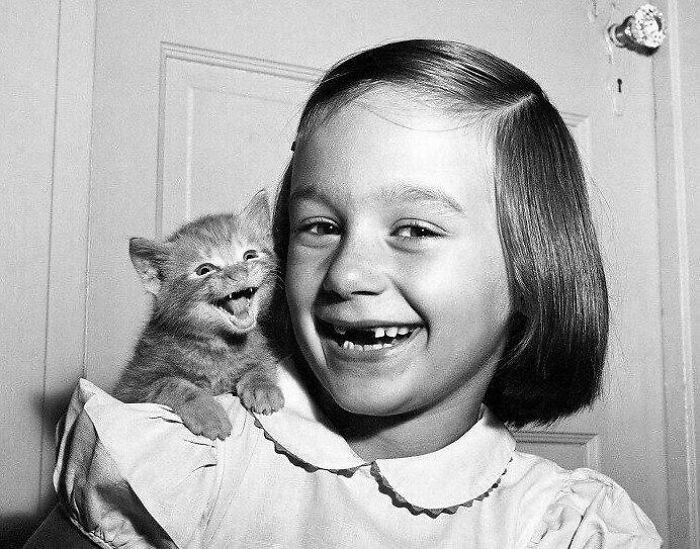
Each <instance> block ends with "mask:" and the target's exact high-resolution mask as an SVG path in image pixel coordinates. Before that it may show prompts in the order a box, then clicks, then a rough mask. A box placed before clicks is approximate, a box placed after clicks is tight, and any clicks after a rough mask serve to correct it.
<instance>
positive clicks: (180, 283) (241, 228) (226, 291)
mask: <svg viewBox="0 0 700 549" xmlns="http://www.w3.org/2000/svg"><path fill="white" fill-rule="evenodd" d="M254 206H255V205H254V204H253V203H251V205H250V206H249V207H248V208H246V210H244V212H243V213H241V214H239V215H238V216H233V215H215V216H208V217H204V218H200V219H198V220H195V221H193V222H191V223H188V224H187V225H185V226H183V227H182V228H180V229H179V230H178V231H177V232H176V233H175V234H174V235H173V236H172V237H170V239H168V241H166V242H165V243H152V242H151V244H157V245H158V246H160V253H159V254H156V255H158V256H159V257H157V258H156V259H154V258H153V257H150V258H149V259H148V260H147V261H146V264H147V265H149V266H150V267H151V268H152V269H156V270H157V278H158V284H157V288H156V291H153V290H151V289H149V291H152V293H154V294H155V296H156V303H155V314H156V315H157V317H158V319H159V320H160V321H161V322H163V323H167V324H169V325H171V326H173V327H176V328H178V329H180V330H183V329H184V330H186V331H187V332H188V333H196V334H201V335H203V336H206V335H207V334H212V333H219V334H222V333H223V334H227V333H228V334H244V333H246V332H249V331H250V330H252V329H253V328H255V326H256V325H257V321H258V317H259V315H260V313H261V312H264V311H265V310H266V309H267V306H268V305H269V302H270V299H271V296H272V290H273V286H274V281H275V279H276V271H275V267H276V261H275V257H274V254H273V251H272V242H271V239H270V236H269V213H267V209H266V207H265V208H257V207H254ZM263 210H264V211H263ZM137 240H139V242H140V244H144V242H149V241H144V239H137ZM134 248H135V246H134V241H133V240H132V261H134V265H135V266H136V268H137V270H139V272H140V273H141V275H142V277H144V274H143V270H142V268H140V267H139V264H138V258H139V257H140V258H143V255H144V254H139V252H138V250H136V251H135V250H134ZM135 256H137V257H136V258H135ZM146 287H147V289H148V288H149V287H148V285H146Z"/></svg>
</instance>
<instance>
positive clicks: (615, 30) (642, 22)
mask: <svg viewBox="0 0 700 549" xmlns="http://www.w3.org/2000/svg"><path fill="white" fill-rule="evenodd" d="M608 38H609V39H610V42H612V44H614V45H615V46H617V47H618V48H625V49H628V50H631V51H634V52H637V53H641V54H642V55H651V54H652V53H654V52H655V51H656V50H657V49H659V46H661V44H662V43H663V41H664V39H665V38H666V22H665V21H664V16H663V14H662V13H661V11H659V9H658V8H657V7H655V6H652V5H651V4H644V5H643V6H640V7H639V8H638V9H637V11H635V12H634V14H633V15H630V16H629V17H627V18H625V20H624V21H623V22H622V23H620V24H619V25H610V26H609V27H608Z"/></svg>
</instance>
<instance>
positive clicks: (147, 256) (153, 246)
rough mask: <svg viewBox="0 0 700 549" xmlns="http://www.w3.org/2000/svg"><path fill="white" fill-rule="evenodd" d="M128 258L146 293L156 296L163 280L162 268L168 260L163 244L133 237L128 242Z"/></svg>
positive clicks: (165, 246) (165, 247)
mask: <svg viewBox="0 0 700 549" xmlns="http://www.w3.org/2000/svg"><path fill="white" fill-rule="evenodd" d="M129 256H130V257H131V262H132V263H133V265H134V268H135V269H136V272H137V273H139V276H140V277H141V282H142V283H143V287H144V288H146V291H147V292H149V293H151V294H153V295H158V292H159V291H160V286H161V282H162V280H163V274H162V273H163V266H164V265H165V261H166V260H167V258H168V247H167V244H165V243H163V242H156V241H155V240H149V239H148V238H140V237H134V238H132V239H130V240H129Z"/></svg>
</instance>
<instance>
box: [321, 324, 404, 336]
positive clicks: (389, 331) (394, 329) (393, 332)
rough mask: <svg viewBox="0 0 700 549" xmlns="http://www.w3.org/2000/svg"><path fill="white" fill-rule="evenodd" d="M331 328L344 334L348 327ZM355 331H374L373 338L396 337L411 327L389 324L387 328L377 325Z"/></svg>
mask: <svg viewBox="0 0 700 549" xmlns="http://www.w3.org/2000/svg"><path fill="white" fill-rule="evenodd" d="M333 329H334V331H335V333H337V334H340V335H345V334H346V333H347V331H348V328H347V327H345V326H333ZM356 331H359V332H368V333H369V332H374V337H375V339H379V338H380V337H396V336H397V335H406V334H408V333H409V332H410V331H411V329H410V328H409V327H408V326H390V327H388V328H387V327H382V326H377V327H376V328H363V329H358V330H356Z"/></svg>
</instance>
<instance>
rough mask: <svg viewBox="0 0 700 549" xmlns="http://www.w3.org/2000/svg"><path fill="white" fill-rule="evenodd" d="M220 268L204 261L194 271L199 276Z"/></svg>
mask: <svg viewBox="0 0 700 549" xmlns="http://www.w3.org/2000/svg"><path fill="white" fill-rule="evenodd" d="M218 270H219V268H218V267H217V266H216V265H212V264H211V263H202V264H201V265H200V266H199V267H197V268H196V269H195V271H194V272H195V274H196V275H197V276H205V275H208V274H211V273H213V272H214V271H218Z"/></svg>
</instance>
